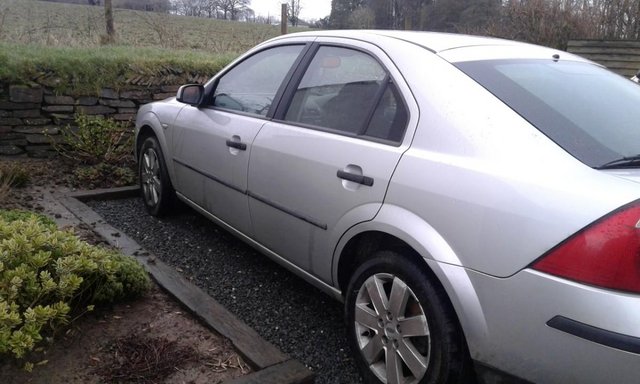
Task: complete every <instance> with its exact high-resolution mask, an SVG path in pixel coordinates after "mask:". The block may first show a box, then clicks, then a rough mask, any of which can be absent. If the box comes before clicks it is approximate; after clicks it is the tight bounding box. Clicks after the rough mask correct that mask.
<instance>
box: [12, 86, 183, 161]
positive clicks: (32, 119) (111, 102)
mask: <svg viewBox="0 0 640 384" xmlns="http://www.w3.org/2000/svg"><path fill="white" fill-rule="evenodd" d="M178 88H179V86H177V85H159V86H156V87H153V88H132V89H122V90H119V91H116V90H114V89H109V88H105V89H102V90H101V91H100V94H99V95H97V96H95V95H94V96H92V95H88V96H70V95H56V94H54V93H53V91H52V90H51V89H48V88H47V87H43V86H25V85H1V84H0V156H30V157H52V156H55V155H56V152H55V151H54V149H53V146H52V141H54V140H55V141H59V140H61V136H60V127H65V126H67V125H73V122H74V116H75V114H76V113H84V114H86V115H92V116H104V117H108V118H112V119H114V120H117V121H121V122H130V123H131V125H133V123H134V121H135V116H136V112H137V111H138V108H139V107H140V106H141V105H143V104H146V103H149V102H151V101H155V100H162V99H165V98H167V97H172V96H175V94H176V92H177V90H178Z"/></svg>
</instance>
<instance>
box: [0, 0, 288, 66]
mask: <svg viewBox="0 0 640 384" xmlns="http://www.w3.org/2000/svg"><path fill="white" fill-rule="evenodd" d="M0 12H2V13H4V14H5V15H4V17H2V16H1V15H0V40H1V41H4V42H8V43H14V44H41V45H47V46H62V47H87V46H89V47H91V46H99V45H100V36H101V35H103V34H104V28H105V26H104V8H102V7H91V6H87V5H74V4H64V3H50V2H45V1H35V0H0ZM114 20H115V27H116V32H117V44H118V45H124V46H136V47H161V48H172V49H197V50H204V51H207V52H210V53H228V52H243V51H245V50H246V49H247V48H249V47H252V46H254V45H255V44H256V43H258V42H260V41H263V40H266V39H268V38H270V37H274V36H277V35H278V34H279V33H280V27H278V26H273V25H266V24H255V23H241V22H233V21H226V20H215V19H204V18H194V17H186V16H176V15H167V14H158V13H152V12H139V11H130V10H124V9H115V10H114Z"/></svg>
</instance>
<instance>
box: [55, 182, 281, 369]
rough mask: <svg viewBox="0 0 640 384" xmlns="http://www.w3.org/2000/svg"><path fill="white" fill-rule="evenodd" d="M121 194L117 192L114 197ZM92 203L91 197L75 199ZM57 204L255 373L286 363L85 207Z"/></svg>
mask: <svg viewBox="0 0 640 384" xmlns="http://www.w3.org/2000/svg"><path fill="white" fill-rule="evenodd" d="M119 193H122V191H116V192H115V195H118V194H119ZM96 195H98V196H100V197H101V198H107V195H105V193H104V191H100V192H97V193H96ZM78 197H81V198H83V199H88V200H91V199H92V196H91V193H85V194H84V195H81V196H78ZM60 203H61V204H62V205H64V206H65V207H66V208H67V209H69V211H71V212H72V213H73V214H74V215H75V216H76V217H78V219H80V220H81V221H82V222H84V223H86V224H88V225H90V226H91V227H92V228H93V229H94V231H95V232H97V233H98V234H100V235H101V236H102V237H103V238H104V239H105V240H107V242H109V244H111V245H113V246H115V247H117V248H119V249H120V250H121V252H122V253H124V254H126V255H129V256H132V257H135V258H136V259H138V260H139V261H140V262H141V263H142V264H143V265H144V266H145V268H146V270H147V271H148V272H149V274H150V275H151V276H152V277H153V279H154V280H156V281H157V282H158V285H160V286H161V287H162V288H164V289H165V290H166V291H167V292H168V293H169V294H171V295H172V296H173V297H175V298H176V299H177V300H178V301H180V302H181V303H182V304H183V305H184V306H185V307H186V308H188V309H189V310H190V311H191V312H192V313H193V314H194V315H195V316H196V317H198V318H200V319H201V320H203V321H204V323H205V324H207V325H209V326H210V327H211V328H213V329H214V330H216V331H217V332H218V333H220V334H221V335H223V336H225V337H226V338H228V339H229V340H230V341H231V342H232V343H233V345H234V346H235V347H236V349H237V350H238V352H239V353H240V354H241V355H242V356H243V358H245V360H246V361H247V362H248V363H249V364H250V365H251V366H252V367H253V368H254V369H257V370H261V369H264V368H267V367H270V366H272V365H276V364H279V363H282V362H285V361H287V360H289V357H288V356H287V355H285V354H284V353H282V352H281V351H280V350H279V349H278V348H276V347H275V346H274V345H273V344H271V343H269V342H268V341H266V340H264V339H262V338H261V337H260V335H258V333H257V332H256V331H254V330H253V329H252V328H251V327H249V326H248V325H246V324H245V323H244V322H242V321H241V320H240V319H238V318H237V317H235V316H234V315H233V314H232V313H231V312H229V311H228V310H227V309H226V308H224V307H223V306H222V305H221V304H220V303H218V302H217V301H216V300H214V299H213V298H212V297H211V296H209V295H208V294H207V293H206V292H204V291H203V290H202V289H200V288H199V287H197V286H195V285H193V284H191V283H190V282H189V281H187V280H186V279H185V278H184V277H182V275H180V274H179V273H178V272H177V271H176V270H175V269H173V268H171V267H170V266H168V265H166V264H164V263H163V262H162V261H160V260H158V259H156V258H155V257H154V256H153V255H151V254H150V253H148V252H146V251H144V249H143V248H142V247H140V246H139V245H138V244H137V243H136V242H135V240H133V239H131V238H130V237H129V236H127V235H126V234H125V233H122V232H120V231H118V230H117V229H115V228H113V227H112V226H111V225H109V224H108V223H106V222H105V221H104V220H103V219H102V217H100V216H99V215H98V214H97V213H95V212H94V211H93V210H92V209H91V208H89V207H88V206H87V205H86V204H84V203H82V202H81V201H79V200H77V199H76V198H72V197H64V198H61V199H60Z"/></svg>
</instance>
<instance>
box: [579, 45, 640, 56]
mask: <svg viewBox="0 0 640 384" xmlns="http://www.w3.org/2000/svg"><path fill="white" fill-rule="evenodd" d="M567 52H570V53H574V54H577V55H590V54H595V55H600V54H610V55H638V56H640V48H615V47H611V48H599V47H569V49H568V50H567Z"/></svg>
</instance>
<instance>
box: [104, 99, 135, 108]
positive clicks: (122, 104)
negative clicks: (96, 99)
mask: <svg viewBox="0 0 640 384" xmlns="http://www.w3.org/2000/svg"><path fill="white" fill-rule="evenodd" d="M100 104H101V105H106V106H109V107H117V108H135V106H136V103H134V102H133V101H131V100H109V99H100Z"/></svg>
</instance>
